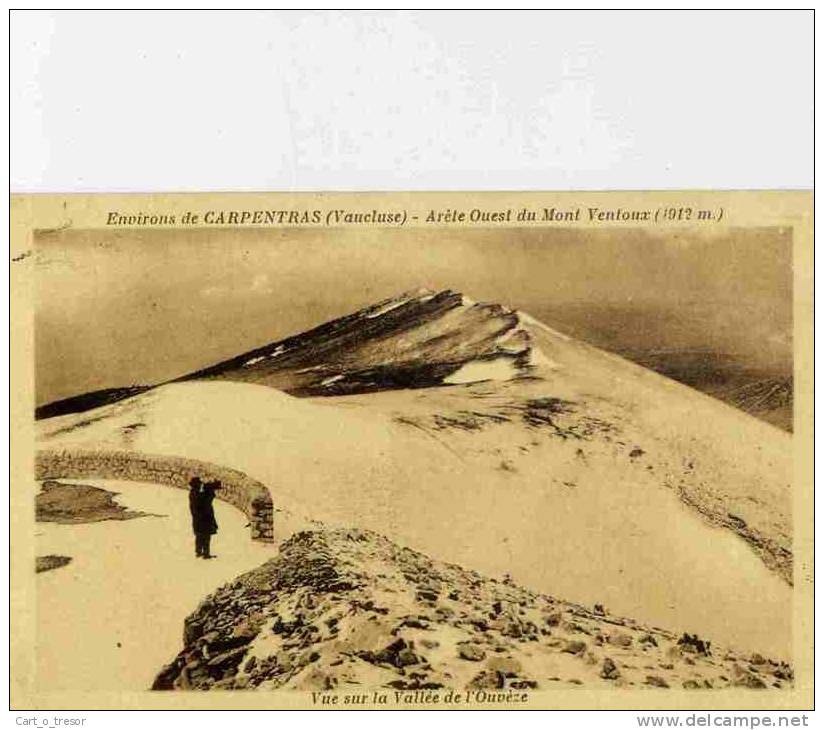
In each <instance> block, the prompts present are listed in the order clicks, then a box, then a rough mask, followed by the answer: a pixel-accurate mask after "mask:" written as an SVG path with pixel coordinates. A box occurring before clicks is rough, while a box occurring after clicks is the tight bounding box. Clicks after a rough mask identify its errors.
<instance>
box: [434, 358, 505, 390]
mask: <svg viewBox="0 0 824 730" xmlns="http://www.w3.org/2000/svg"><path fill="white" fill-rule="evenodd" d="M520 374H521V373H520V371H519V370H518V368H517V367H516V366H515V362H514V361H513V359H512V358H511V357H496V358H495V359H494V360H470V361H469V362H468V363H465V364H464V365H462V366H461V368H460V369H458V370H456V371H455V372H454V373H452V375H448V376H447V377H445V378H444V379H443V382H444V383H445V384H447V385H459V384H462V383H478V382H481V381H484V380H514V379H515V378H517V377H518V376H519V375H520Z"/></svg>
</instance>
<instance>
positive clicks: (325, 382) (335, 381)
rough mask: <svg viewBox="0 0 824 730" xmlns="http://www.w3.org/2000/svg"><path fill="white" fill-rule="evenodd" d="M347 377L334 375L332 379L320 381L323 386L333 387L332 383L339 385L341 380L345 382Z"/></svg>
mask: <svg viewBox="0 0 824 730" xmlns="http://www.w3.org/2000/svg"><path fill="white" fill-rule="evenodd" d="M345 377H346V376H345V375H333V376H332V377H331V378H325V379H324V380H321V381H320V384H321V385H324V386H325V385H332V383H337V382H338V381H339V380H343V379H344V378H345Z"/></svg>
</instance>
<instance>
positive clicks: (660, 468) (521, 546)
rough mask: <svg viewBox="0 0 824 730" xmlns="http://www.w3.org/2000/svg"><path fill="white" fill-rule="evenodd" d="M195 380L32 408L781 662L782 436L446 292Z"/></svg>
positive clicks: (785, 494)
mask: <svg viewBox="0 0 824 730" xmlns="http://www.w3.org/2000/svg"><path fill="white" fill-rule="evenodd" d="M259 358H262V359H259ZM196 376H197V377H195V375H193V376H191V377H190V378H188V379H187V382H178V383H171V384H167V385H164V386H161V387H158V388H155V389H152V390H149V391H147V392H144V393H141V394H139V395H137V396H134V397H131V398H128V399H126V400H122V401H120V402H118V403H114V404H108V405H105V406H103V407H101V408H97V409H94V410H91V411H87V412H85V413H82V414H69V415H64V416H60V417H56V418H50V419H44V420H41V421H39V422H38V428H39V434H40V435H39V440H40V442H41V444H43V445H44V446H48V447H50V448H81V449H82V448H106V447H110V448H118V449H123V448H127V449H133V450H135V451H139V452H144V453H169V454H175V455H180V456H186V457H190V458H195V459H202V460H205V461H210V462H216V463H220V464H224V465H226V466H230V467H233V468H236V469H240V470H241V471H244V472H246V473H247V474H249V475H250V476H251V477H253V478H255V479H258V480H260V481H262V482H263V483H265V484H266V485H268V486H269V488H270V490H271V491H272V495H273V499H274V502H275V505H276V506H277V507H280V508H282V509H285V510H288V511H289V513H290V514H295V515H301V516H304V517H306V518H307V519H316V520H321V521H323V522H325V523H328V524H330V525H341V526H356V527H362V528H366V529H371V530H374V531H377V532H379V533H382V534H384V535H386V536H387V537H389V538H390V539H392V540H396V541H398V542H399V543H401V544H403V545H408V546H409V547H412V548H415V549H418V550H421V551H423V552H426V553H427V554H428V555H430V556H432V557H433V558H435V559H440V560H444V561H447V562H451V563H458V564H460V565H462V566H464V567H466V568H469V569H474V570H478V571H481V572H483V573H486V574H488V575H498V576H501V575H504V574H510V575H511V576H512V577H513V578H514V579H515V580H517V581H518V582H519V583H521V584H523V585H525V586H527V587H529V588H531V589H534V590H539V591H543V592H547V593H551V594H553V595H557V596H561V597H564V598H566V599H568V600H572V601H577V602H580V603H582V604H585V605H593V604H594V603H595V602H597V603H601V604H603V605H605V606H607V607H608V608H609V609H610V610H612V611H614V612H616V613H620V614H621V615H625V616H632V617H633V618H635V619H637V620H639V621H643V622H645V623H648V624H650V625H657V626H662V627H666V628H668V629H671V630H674V631H679V632H680V631H690V632H697V633H699V634H701V635H702V636H705V637H707V638H709V639H711V640H713V641H718V642H720V643H724V644H732V645H735V646H738V647H741V648H743V649H746V650H751V651H762V652H764V653H767V654H769V655H771V656H775V657H778V658H789V656H790V617H791V605H792V588H791V585H790V583H791V580H792V545H791V534H792V530H791V526H792V522H791V512H790V505H791V499H790V483H791V471H792V469H791V466H792V453H791V444H792V442H791V437H790V436H789V435H788V434H786V433H783V432H781V431H779V430H778V429H775V428H773V427H771V426H769V425H767V424H764V423H761V422H759V421H757V420H756V419H754V418H752V417H750V416H748V415H746V414H744V413H741V412H739V411H736V410H735V409H733V408H730V407H728V406H725V405H724V404H721V403H719V402H718V401H715V400H714V399H712V398H709V397H707V396H704V395H701V394H700V393H697V392H695V391H693V390H691V389H689V388H687V387H685V386H682V385H679V384H677V383H675V382H673V381H670V380H668V379H666V378H663V377H661V376H659V375H657V374H655V373H653V372H651V371H648V370H645V369H644V368H641V367H639V366H637V365H633V364H631V363H629V362H627V361H625V360H623V359H621V358H619V357H616V356H613V355H609V354H606V353H604V352H602V351H600V350H597V349H595V348H592V347H589V346H587V345H585V344H584V343H581V342H578V341H575V340H571V339H570V338H568V337H565V336H563V335H560V334H559V333H557V332H555V331H554V330H552V329H551V328H548V327H546V326H544V325H543V324H541V323H540V322H538V321H536V320H534V319H532V318H531V317H529V316H528V315H525V314H520V313H517V312H512V311H509V310H507V309H505V308H504V307H500V306H498V305H476V304H473V303H471V302H468V301H467V300H465V299H464V298H463V297H461V295H459V294H455V293H453V292H444V293H441V294H438V295H432V294H430V293H421V294H416V295H414V296H406V297H400V298H397V299H393V300H388V301H386V302H382V303H380V304H379V305H376V306H375V307H372V308H368V309H366V310H362V311H361V312H359V313H356V314H355V315H351V316H349V317H344V318H342V319H340V320H336V321H335V322H332V323H329V324H327V325H323V326H322V327H319V328H316V329H315V330H312V331H310V332H308V333H306V334H304V335H299V336H297V337H294V338H290V339H289V340H285V341H283V342H281V343H276V344H275V345H273V346H271V349H270V348H263V349H261V350H257V351H255V352H254V353H248V354H247V355H244V356H241V357H239V358H235V359H234V360H232V361H229V362H228V363H222V364H220V365H218V366H215V367H214V368H209V369H208V370H206V371H203V372H202V373H200V374H196ZM407 376H408V377H407ZM237 381H241V382H237ZM249 381H251V382H249ZM266 385H270V386H272V385H273V386H275V387H265V386H266ZM404 385H406V386H413V387H403V386H404ZM424 386H426V387H424ZM278 388H283V389H285V390H288V391H290V392H292V393H299V394H301V395H305V394H307V393H308V394H321V393H322V394H324V397H322V398H311V397H310V398H296V397H292V396H290V395H288V394H287V393H284V392H282V391H281V390H280V389H278ZM336 393H337V395H336ZM342 393H345V394H346V395H342ZM275 533H276V534H275V539H276V541H278V540H280V539H281V538H282V537H285V535H282V534H279V533H278V523H277V516H276V524H275ZM223 539H226V536H225V535H224V536H223Z"/></svg>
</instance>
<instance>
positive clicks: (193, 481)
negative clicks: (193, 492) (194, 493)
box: [189, 477, 203, 487]
mask: <svg viewBox="0 0 824 730" xmlns="http://www.w3.org/2000/svg"><path fill="white" fill-rule="evenodd" d="M202 483H203V482H201V481H200V477H192V478H191V479H190V480H189V486H190V487H199V486H200V485H201V484H202Z"/></svg>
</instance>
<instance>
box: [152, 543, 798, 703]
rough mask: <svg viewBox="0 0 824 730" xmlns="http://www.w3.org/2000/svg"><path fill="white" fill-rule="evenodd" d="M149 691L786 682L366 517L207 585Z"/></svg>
mask: <svg viewBox="0 0 824 730" xmlns="http://www.w3.org/2000/svg"><path fill="white" fill-rule="evenodd" d="M183 644H184V646H183V649H182V650H181V651H180V652H179V654H178V655H177V656H176V657H175V658H174V659H173V660H172V661H171V663H170V664H169V665H167V666H166V667H164V668H163V669H162V670H161V671H160V673H159V674H158V676H157V678H156V679H155V682H154V685H153V689H156V690H178V689H195V690H198V689H199V690H218V689H229V690H239V689H248V690H252V689H260V690H272V689H281V688H283V689H300V690H337V689H340V690H357V689H359V688H362V687H386V688H391V689H395V690H400V691H405V690H428V689H432V690H434V689H440V688H454V689H467V690H496V691H497V690H530V689H541V690H546V689H551V688H553V687H570V686H574V685H585V686H588V687H591V688H599V687H600V688H606V687H619V686H624V687H633V686H634V687H639V688H640V687H648V688H649V689H650V690H658V691H661V690H665V689H667V688H678V689H716V688H728V687H747V688H753V689H766V688H773V687H774V688H783V687H787V686H789V685H791V684H792V681H793V672H792V669H791V667H790V666H789V665H787V664H785V663H783V662H778V661H775V660H772V659H770V658H765V657H763V656H761V655H759V654H746V653H742V652H738V651H736V650H734V649H731V648H727V647H722V646H717V645H716V644H715V643H714V642H713V643H710V642H709V641H705V640H704V639H703V638H701V637H699V636H697V635H695V634H691V633H680V632H679V633H675V632H673V631H668V630H664V629H661V628H656V627H650V626H643V625H641V624H639V623H637V622H635V621H633V620H631V619H626V618H621V617H618V616H614V615H612V614H611V613H610V612H609V610H608V608H605V607H604V606H602V605H600V604H596V605H594V606H592V607H591V608H587V607H584V606H581V605H577V604H574V603H570V602H565V601H561V600H557V599H555V598H552V597H550V596H548V595H543V594H539V593H536V592H533V591H530V590H527V589H525V588H522V587H519V586H517V585H515V584H513V583H512V581H511V580H509V578H508V577H505V578H503V579H502V580H498V579H495V578H489V577H483V576H481V575H480V574H478V573H477V572H474V571H471V570H465V569H463V568H460V567H458V566H456V565H451V564H447V563H442V562H437V561H434V560H432V559H430V558H428V557H427V556H425V555H423V554H421V553H419V552H416V551H414V550H410V549H408V548H404V547H400V546H399V545H397V544H395V543H393V542H391V541H390V540H388V539H386V538H385V537H382V536H381V535H378V534H376V533H374V532H370V531H368V530H361V529H334V530H333V529H319V530H313V531H305V532H299V533H297V534H296V535H294V536H293V537H291V538H290V539H289V540H287V541H286V542H284V543H283V544H282V545H281V546H280V549H279V553H278V556H277V557H275V558H273V559H271V560H269V561H267V562H266V563H264V564H263V565H261V566H260V567H259V568H256V569H255V570H252V571H250V572H248V573H246V574H244V575H242V576H240V577H239V578H237V579H236V580H234V581H233V582H231V583H229V584H226V585H224V586H222V587H221V588H219V589H218V590H217V591H215V592H214V593H213V594H211V595H210V596H208V597H207V598H206V599H205V600H204V601H203V602H202V603H201V604H200V606H199V607H198V608H197V610H195V611H194V613H192V614H191V615H190V616H189V617H188V618H187V619H186V621H185V626H184V636H183Z"/></svg>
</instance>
